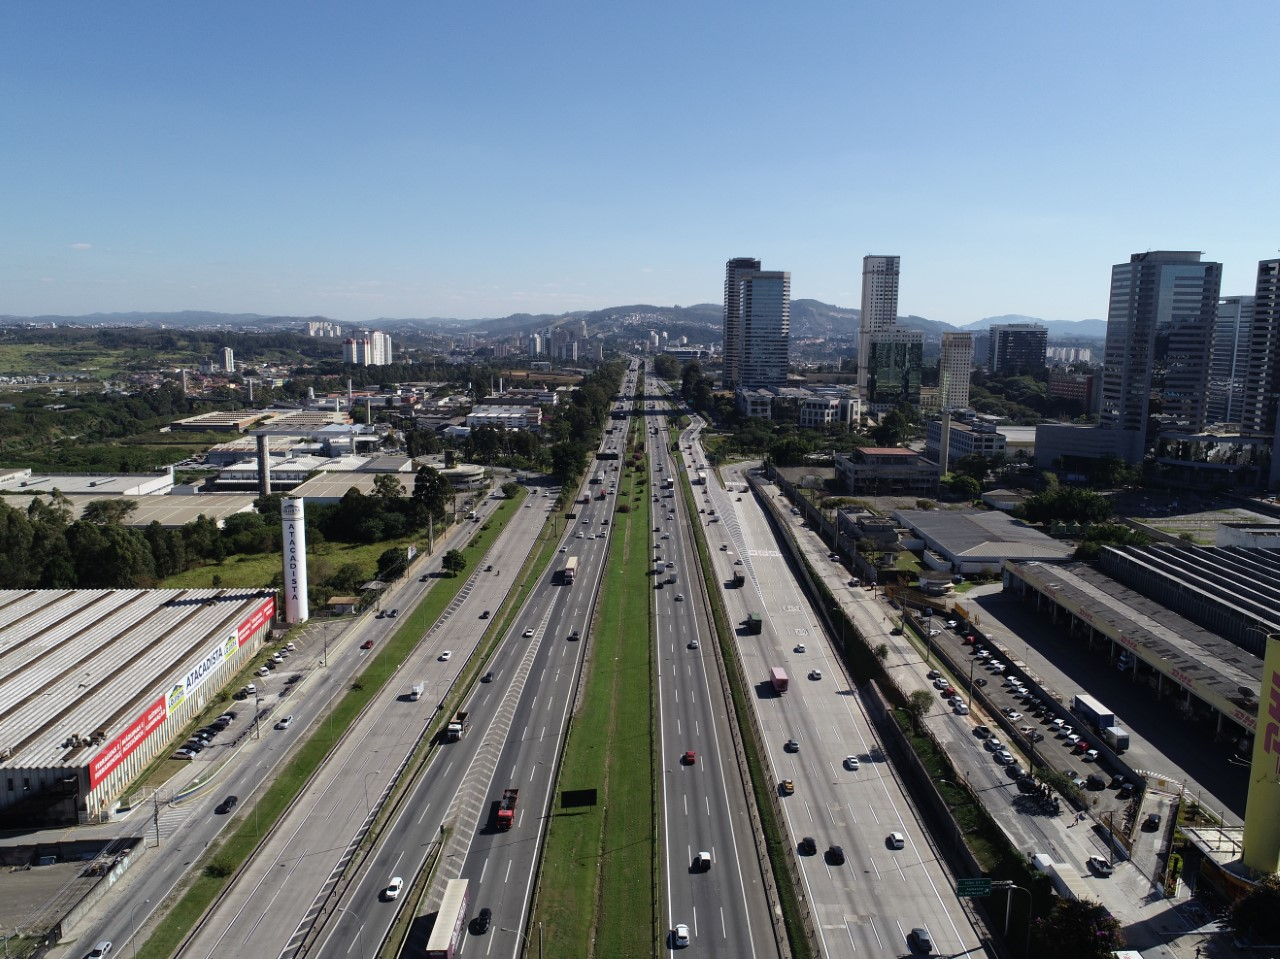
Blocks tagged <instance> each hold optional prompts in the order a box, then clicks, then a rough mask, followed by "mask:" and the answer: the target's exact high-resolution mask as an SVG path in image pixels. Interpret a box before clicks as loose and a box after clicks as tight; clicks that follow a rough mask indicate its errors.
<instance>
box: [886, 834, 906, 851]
mask: <svg viewBox="0 0 1280 959" xmlns="http://www.w3.org/2000/svg"><path fill="white" fill-rule="evenodd" d="M885 845H887V846H888V847H889V848H890V849H902V848H905V846H906V845H907V839H906V837H905V836H903V835H902V833H900V832H891V833H889V835H888V837H887V838H886V839H885Z"/></svg>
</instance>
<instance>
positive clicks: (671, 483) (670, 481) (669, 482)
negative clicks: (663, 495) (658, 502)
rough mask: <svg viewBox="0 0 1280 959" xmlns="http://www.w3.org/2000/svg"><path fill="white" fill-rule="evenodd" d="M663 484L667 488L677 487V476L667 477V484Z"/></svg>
mask: <svg viewBox="0 0 1280 959" xmlns="http://www.w3.org/2000/svg"><path fill="white" fill-rule="evenodd" d="M663 485H664V488H666V489H675V488H676V478H675V477H674V476H668V477H667V482H666V483H665V484H663Z"/></svg>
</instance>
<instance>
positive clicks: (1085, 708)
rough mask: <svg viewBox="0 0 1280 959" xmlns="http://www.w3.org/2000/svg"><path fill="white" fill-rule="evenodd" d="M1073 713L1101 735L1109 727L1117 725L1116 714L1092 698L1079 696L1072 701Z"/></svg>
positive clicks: (1081, 694) (1080, 694)
mask: <svg viewBox="0 0 1280 959" xmlns="http://www.w3.org/2000/svg"><path fill="white" fill-rule="evenodd" d="M1071 711H1072V712H1073V713H1075V714H1076V715H1077V716H1079V717H1080V719H1081V720H1082V721H1083V722H1084V723H1085V725H1087V726H1088V727H1089V728H1090V729H1092V730H1094V731H1095V732H1099V733H1101V732H1102V730H1104V729H1106V728H1107V727H1108V726H1114V725H1115V724H1116V714H1115V713H1113V712H1112V711H1111V710H1109V709H1108V708H1107V707H1106V706H1104V705H1102V703H1100V702H1098V701H1097V700H1096V699H1094V698H1093V697H1092V696H1086V695H1084V694H1083V693H1079V694H1077V695H1076V696H1075V697H1074V698H1073V699H1072V700H1071Z"/></svg>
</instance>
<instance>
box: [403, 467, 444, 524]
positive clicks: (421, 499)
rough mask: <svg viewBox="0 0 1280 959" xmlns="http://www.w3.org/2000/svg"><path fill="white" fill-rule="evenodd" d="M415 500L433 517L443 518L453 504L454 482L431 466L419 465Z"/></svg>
mask: <svg viewBox="0 0 1280 959" xmlns="http://www.w3.org/2000/svg"><path fill="white" fill-rule="evenodd" d="M413 501H414V502H415V503H417V504H418V505H419V506H420V507H421V508H422V509H423V510H424V511H425V512H426V514H427V515H428V516H430V517H432V518H433V519H443V518H444V514H445V510H446V509H447V507H448V506H451V505H452V504H453V484H452V483H450V482H449V480H448V479H447V478H446V477H444V476H443V475H441V473H440V471H439V470H437V469H433V468H431V467H430V466H420V467H418V472H417V474H416V475H415V476H414V481H413Z"/></svg>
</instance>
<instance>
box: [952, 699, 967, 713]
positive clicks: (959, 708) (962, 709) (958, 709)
mask: <svg viewBox="0 0 1280 959" xmlns="http://www.w3.org/2000/svg"><path fill="white" fill-rule="evenodd" d="M951 708H952V710H954V711H955V714H956V715H957V716H968V715H969V707H968V706H967V705H965V704H964V703H962V702H961V703H956V704H955V705H954V706H952V707H951Z"/></svg>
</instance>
